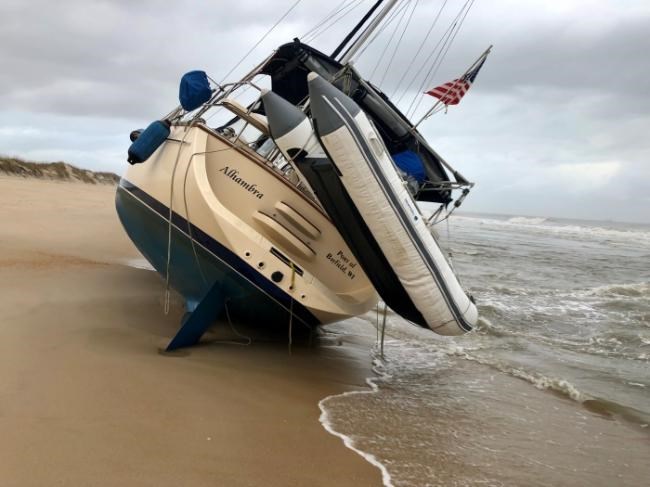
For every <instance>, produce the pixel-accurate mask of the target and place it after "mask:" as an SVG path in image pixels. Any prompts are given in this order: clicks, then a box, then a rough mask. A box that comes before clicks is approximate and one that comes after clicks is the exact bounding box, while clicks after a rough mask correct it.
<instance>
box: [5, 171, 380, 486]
mask: <svg viewBox="0 0 650 487" xmlns="http://www.w3.org/2000/svg"><path fill="white" fill-rule="evenodd" d="M114 192H115V187H114V186H113V185H111V184H86V183H79V182H59V181H50V180H37V179H29V178H27V179H26V178H21V177H14V176H0V221H2V222H3V224H2V227H1V228H0V317H1V319H0V432H1V436H0V485H2V486H21V487H22V486H42V485H73V486H76V485H93V486H102V485H106V486H109V485H110V486H112V485H129V486H148V485H151V486H166V485H169V486H172V485H173V486H177V485H185V486H203V485H229V486H257V485H270V486H273V485H278V486H281V485H282V486H284V485H310V486H318V485H341V486H342V485H357V486H358V485H381V483H382V477H381V472H380V470H379V469H377V468H376V467H374V466H373V465H371V464H370V463H368V462H367V461H366V460H364V459H363V458H362V457H361V456H360V455H358V454H357V453H355V452H354V451H352V450H351V449H348V448H346V447H345V446H344V444H343V442H342V441H341V439H340V438H338V437H336V436H334V435H331V434H330V433H328V432H327V431H326V430H325V429H324V428H323V426H322V425H321V423H320V422H319V416H320V414H321V411H320V409H319V401H320V400H322V399H323V398H325V397H327V396H330V395H334V394H340V393H342V392H345V391H354V390H365V389H366V387H365V382H364V381H365V379H366V378H367V377H368V376H370V375H371V370H370V366H371V357H370V353H369V348H370V346H371V345H372V342H371V341H368V340H365V341H364V340H362V339H360V338H359V337H354V336H351V337H347V336H346V335H345V334H338V335H336V338H331V339H328V337H327V336H323V337H321V338H319V339H318V340H316V342H315V343H311V344H310V343H308V342H306V341H301V342H298V343H295V344H294V346H293V347H292V349H291V350H289V349H288V346H287V343H286V342H285V341H281V340H259V341H258V340H254V341H253V343H252V344H251V345H250V346H244V345H242V343H243V342H242V340H241V339H240V338H239V337H237V336H234V335H233V333H232V332H231V330H230V329H228V328H227V326H226V325H225V324H224V326H219V325H218V326H217V328H216V331H215V333H214V334H213V335H211V336H209V337H208V339H207V340H206V341H205V342H204V343H202V344H201V345H199V346H196V347H193V348H191V349H186V350H180V351H177V352H175V353H164V352H162V350H164V347H165V345H166V343H167V342H168V341H169V339H170V338H171V337H172V336H173V334H174V333H175V331H176V329H177V327H178V323H179V320H180V318H181V316H182V313H183V307H182V303H181V301H180V299H179V298H178V297H177V296H175V295H173V294H172V299H171V306H170V312H169V314H168V315H165V314H164V312H163V301H164V291H165V287H164V280H163V279H162V278H161V277H160V276H159V275H157V274H156V273H155V272H153V271H151V270H148V269H146V268H139V267H146V266H142V265H140V266H138V265H134V263H138V262H140V263H141V261H142V259H141V257H140V255H139V253H138V252H137V250H136V249H135V247H134V246H133V245H132V244H131V242H130V241H129V240H128V238H127V237H126V235H125V233H124V232H123V230H122V228H121V225H120V224H119V221H118V219H117V216H116V214H115V210H114V203H113V199H114ZM261 319H263V318H261ZM231 341H234V342H237V343H231Z"/></svg>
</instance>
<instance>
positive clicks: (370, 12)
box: [330, 0, 384, 59]
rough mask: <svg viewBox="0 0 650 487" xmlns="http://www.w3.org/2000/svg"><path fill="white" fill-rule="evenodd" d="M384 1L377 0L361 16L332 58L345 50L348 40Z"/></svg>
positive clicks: (331, 55)
mask: <svg viewBox="0 0 650 487" xmlns="http://www.w3.org/2000/svg"><path fill="white" fill-rule="evenodd" d="M382 3H384V0H377V2H375V4H374V5H373V6H372V7H370V10H368V11H367V12H366V14H365V15H364V16H363V17H362V18H361V20H360V21H359V22H358V23H357V25H355V26H354V28H353V29H352V30H351V31H350V32H349V33H348V35H346V36H345V39H343V41H341V43H340V44H339V45H338V47H337V48H336V49H334V52H332V54H330V57H331V58H332V59H336V56H338V55H339V54H340V53H341V51H342V50H343V48H344V47H345V46H347V44H348V42H350V40H351V39H352V38H353V37H354V36H355V35H357V32H359V30H360V29H361V27H363V24H365V23H366V22H367V21H368V19H369V18H370V16H371V15H372V14H374V13H375V10H377V9H378V8H379V6H380V5H381V4H382Z"/></svg>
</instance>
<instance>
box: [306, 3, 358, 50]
mask: <svg viewBox="0 0 650 487" xmlns="http://www.w3.org/2000/svg"><path fill="white" fill-rule="evenodd" d="M364 2H365V0H351V1H349V2H344V3H346V4H345V5H344V6H343V7H341V8H340V9H338V10H337V11H336V12H335V13H333V14H332V15H331V16H330V17H329V18H327V19H325V21H324V22H323V23H322V24H321V25H319V26H318V28H317V29H314V30H313V32H312V33H311V34H309V35H305V36H304V39H303V42H305V43H309V42H313V41H314V40H315V39H316V38H318V37H320V36H321V35H323V34H324V33H325V32H327V31H328V30H329V29H331V28H332V27H333V26H334V25H336V24H337V23H338V22H339V21H340V20H341V19H343V18H344V17H346V16H347V15H348V14H349V13H350V12H352V11H353V10H354V9H356V8H357V7H359V6H360V5H361V4H363V3H364ZM346 10H347V11H346Z"/></svg>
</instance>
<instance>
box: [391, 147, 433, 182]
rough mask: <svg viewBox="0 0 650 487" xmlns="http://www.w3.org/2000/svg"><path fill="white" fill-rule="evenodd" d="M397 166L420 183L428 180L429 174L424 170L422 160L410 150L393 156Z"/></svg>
mask: <svg viewBox="0 0 650 487" xmlns="http://www.w3.org/2000/svg"><path fill="white" fill-rule="evenodd" d="M391 157H392V158H393V161H395V165H397V167H399V168H400V169H401V170H402V171H404V172H405V173H407V174H410V175H411V176H413V177H414V178H415V179H416V181H417V182H418V183H423V182H424V180H425V179H426V178H427V173H426V171H425V170H424V164H422V159H420V156H418V155H417V154H416V153H415V152H413V151H410V150H405V151H404V152H398V153H397V154H392V156H391Z"/></svg>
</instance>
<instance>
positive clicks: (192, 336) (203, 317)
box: [166, 282, 225, 352]
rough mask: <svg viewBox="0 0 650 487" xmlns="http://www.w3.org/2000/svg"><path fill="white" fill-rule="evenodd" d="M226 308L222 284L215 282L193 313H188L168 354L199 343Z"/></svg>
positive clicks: (170, 345) (168, 346) (170, 344)
mask: <svg viewBox="0 0 650 487" xmlns="http://www.w3.org/2000/svg"><path fill="white" fill-rule="evenodd" d="M224 306H225V296H224V294H223V292H222V289H221V283H220V282H215V283H214V284H213V285H212V286H211V287H210V289H208V291H207V292H206V293H205V295H204V296H203V298H202V299H201V300H200V301H199V303H198V304H197V305H196V307H195V308H194V310H193V311H191V312H189V313H186V314H185V316H184V317H183V320H182V321H181V327H180V329H179V330H178V333H176V336H175V337H174V338H173V339H172V341H171V342H169V345H167V348H166V350H167V351H168V352H170V351H172V350H176V349H179V348H183V347H190V346H192V345H195V344H196V343H198V342H199V340H200V339H201V337H202V336H203V334H204V333H205V332H206V331H207V329H208V328H209V327H210V325H211V324H212V323H213V322H214V321H215V320H216V319H217V317H218V316H219V314H220V313H221V311H222V310H223V308H224Z"/></svg>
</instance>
